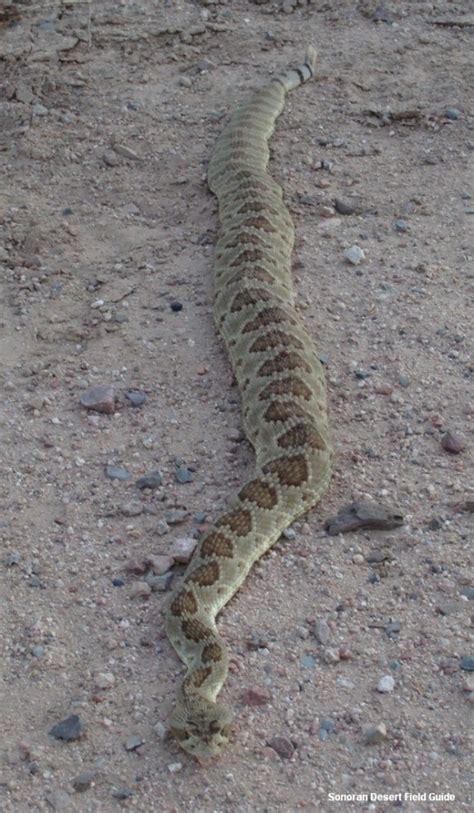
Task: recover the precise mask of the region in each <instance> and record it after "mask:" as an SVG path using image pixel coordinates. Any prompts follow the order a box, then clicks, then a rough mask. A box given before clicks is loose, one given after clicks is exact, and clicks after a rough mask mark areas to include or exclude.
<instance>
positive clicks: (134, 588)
mask: <svg viewBox="0 0 474 813" xmlns="http://www.w3.org/2000/svg"><path fill="white" fill-rule="evenodd" d="M150 594H151V587H150V585H149V584H148V583H147V582H145V581H140V582H134V583H133V584H132V585H131V587H130V593H129V595H130V598H148V596H149V595H150Z"/></svg>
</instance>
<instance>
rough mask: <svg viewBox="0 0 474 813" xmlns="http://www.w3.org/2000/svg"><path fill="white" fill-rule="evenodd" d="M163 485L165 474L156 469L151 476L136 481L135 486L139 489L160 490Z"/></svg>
mask: <svg viewBox="0 0 474 813" xmlns="http://www.w3.org/2000/svg"><path fill="white" fill-rule="evenodd" d="M162 483H163V472H161V471H159V469H156V470H155V471H152V472H150V474H145V475H144V476H143V477H139V478H138V480H137V481H136V483H135V485H136V486H137V488H139V489H144V488H150V489H153V490H154V489H156V488H159V487H160V486H161V485H162Z"/></svg>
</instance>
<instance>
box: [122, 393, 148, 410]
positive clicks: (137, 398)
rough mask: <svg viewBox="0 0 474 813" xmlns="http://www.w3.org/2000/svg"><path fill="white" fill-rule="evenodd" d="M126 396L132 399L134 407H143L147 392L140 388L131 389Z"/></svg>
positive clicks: (129, 399)
mask: <svg viewBox="0 0 474 813" xmlns="http://www.w3.org/2000/svg"><path fill="white" fill-rule="evenodd" d="M126 398H127V400H128V401H130V403H131V405H132V407H141V406H143V404H144V403H145V401H146V400H147V396H146V395H145V393H144V392H140V391H139V390H129V391H128V392H127V394H126Z"/></svg>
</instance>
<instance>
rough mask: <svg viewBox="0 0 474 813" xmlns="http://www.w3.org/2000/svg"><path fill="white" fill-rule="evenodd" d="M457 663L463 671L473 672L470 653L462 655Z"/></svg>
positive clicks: (473, 661)
mask: <svg viewBox="0 0 474 813" xmlns="http://www.w3.org/2000/svg"><path fill="white" fill-rule="evenodd" d="M459 665H460V667H461V669H463V670H464V671H465V672H474V658H473V657H472V656H471V655H464V656H463V657H462V658H461V661H460V663H459Z"/></svg>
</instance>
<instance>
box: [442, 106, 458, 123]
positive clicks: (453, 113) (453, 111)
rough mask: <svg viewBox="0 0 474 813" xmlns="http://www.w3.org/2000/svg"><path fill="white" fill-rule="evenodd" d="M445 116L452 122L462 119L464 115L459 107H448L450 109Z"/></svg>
mask: <svg viewBox="0 0 474 813" xmlns="http://www.w3.org/2000/svg"><path fill="white" fill-rule="evenodd" d="M444 115H445V116H446V118H447V119H449V120H450V121H457V120H458V119H460V118H461V116H462V113H461V111H460V110H458V108H457V107H448V108H447V109H446V112H445V114H444Z"/></svg>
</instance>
